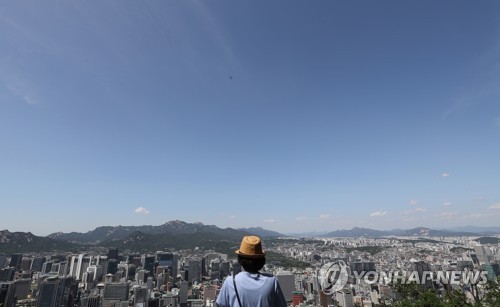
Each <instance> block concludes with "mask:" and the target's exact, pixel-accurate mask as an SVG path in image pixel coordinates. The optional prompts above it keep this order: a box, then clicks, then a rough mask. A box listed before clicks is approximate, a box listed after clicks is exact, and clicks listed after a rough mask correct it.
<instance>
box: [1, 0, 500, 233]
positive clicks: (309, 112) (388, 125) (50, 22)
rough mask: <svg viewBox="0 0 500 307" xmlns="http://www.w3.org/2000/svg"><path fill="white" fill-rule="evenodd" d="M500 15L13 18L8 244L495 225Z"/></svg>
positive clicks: (303, 8)
mask: <svg viewBox="0 0 500 307" xmlns="http://www.w3.org/2000/svg"><path fill="white" fill-rule="evenodd" d="M499 6H500V4H498V3H495V2H483V3H472V2H467V1H440V2H438V3H436V2H431V1H422V2H418V3H400V2H398V1H379V2H368V1H354V2H348V3H344V2H332V1H316V2H314V3H289V2H285V1H278V2H273V3H268V2H265V1H252V2H204V1H179V2H165V1H148V2H146V3H137V2H133V1H122V2H120V3H113V2H110V3H85V2H74V3H69V2H63V3H60V2H44V3H35V2H34V3H30V4H29V5H25V4H24V3H21V2H5V3H1V4H0V37H1V38H2V39H0V69H1V71H2V73H0V140H1V142H2V145H1V148H2V150H1V151H0V209H1V210H2V212H6V213H7V214H2V216H9V217H11V218H8V219H5V218H4V219H3V220H2V225H1V228H2V229H8V230H9V231H30V232H32V233H34V234H37V235H47V234H50V233H54V232H58V231H62V232H69V231H76V232H85V231H89V230H92V229H94V228H96V227H98V226H103V225H109V226H116V225H160V224H162V223H165V222H166V221H169V220H177V219H178V220H182V221H186V222H202V223H204V224H208V225H217V226H219V227H232V228H246V227H259V226H260V227H263V228H265V229H271V230H275V231H278V232H282V233H292V232H310V231H333V230H337V229H350V228H352V227H366V228H372V229H380V230H388V229H395V228H404V229H410V228H413V227H429V228H434V229H436V228H440V229H443V228H453V227H458V226H464V225H476V226H498V220H499V218H500V177H499V176H498V174H499V173H500V163H499V159H498V152H500V102H499V98H500V87H499V84H500V82H499V81H500V65H499V64H500V61H499V60H500V40H499V39H498V37H500V36H499V34H500V33H499V32H500V17H499V16H498V14H497V13H496V12H498V9H499Z"/></svg>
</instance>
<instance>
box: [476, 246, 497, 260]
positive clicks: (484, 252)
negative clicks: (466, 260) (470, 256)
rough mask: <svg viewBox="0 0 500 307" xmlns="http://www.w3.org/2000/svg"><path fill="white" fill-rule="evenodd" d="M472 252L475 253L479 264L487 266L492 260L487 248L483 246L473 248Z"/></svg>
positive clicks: (491, 254)
mask: <svg viewBox="0 0 500 307" xmlns="http://www.w3.org/2000/svg"><path fill="white" fill-rule="evenodd" d="M474 250H475V252H476V256H477V259H478V261H479V264H488V263H490V261H491V260H493V253H492V252H491V250H490V249H489V248H488V247H487V246H484V245H479V246H475V247H474Z"/></svg>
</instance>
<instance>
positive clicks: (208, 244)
mask: <svg viewBox="0 0 500 307" xmlns="http://www.w3.org/2000/svg"><path fill="white" fill-rule="evenodd" d="M468 229H470V230H475V231H476V232H473V231H462V230H461V229H458V230H460V231H452V230H434V229H430V228H424V227H418V228H412V229H407V230H403V229H393V230H374V229H369V228H360V227H354V228H352V229H349V230H346V229H343V230H336V231H332V232H329V233H323V234H320V233H310V234H309V235H303V234H295V235H294V237H344V238H349V237H372V238H380V237H388V236H404V237H416V238H418V237H455V236H473V237H479V236H488V235H492V234H500V229H499V230H498V231H497V232H495V229H494V228H493V227H490V228H487V229H486V230H485V229H483V228H480V227H476V228H472V227H471V226H469V228H468ZM246 235H258V236H261V237H263V238H268V237H285V236H286V235H284V234H281V233H279V232H275V231H272V230H267V229H263V228H261V227H252V228H238V229H234V228H219V227H217V226H215V225H204V224H202V223H187V222H183V221H179V220H175V221H169V222H166V223H165V224H162V225H158V226H152V225H143V226H101V227H97V228H96V229H94V230H91V231H88V232H86V233H80V232H70V233H63V232H57V233H52V234H50V235H48V236H46V237H40V236H36V235H34V234H32V233H30V232H9V231H8V230H2V231H0V251H1V252H6V253H9V252H34V251H38V252H40V251H47V252H53V251H57V250H64V251H70V250H77V249H86V248H89V246H96V247H103V248H106V247H118V248H119V249H121V250H125V249H130V250H131V249H133V250H134V251H142V250H161V249H163V248H166V247H169V248H174V249H188V248H196V247H198V248H200V249H215V250H219V251H224V252H225V251H231V250H233V251H234V249H235V248H237V246H238V244H239V241H240V240H241V238H242V237H243V236H246Z"/></svg>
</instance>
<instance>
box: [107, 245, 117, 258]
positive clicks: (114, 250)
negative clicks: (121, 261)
mask: <svg viewBox="0 0 500 307" xmlns="http://www.w3.org/2000/svg"><path fill="white" fill-rule="evenodd" d="M108 259H110V260H111V259H114V260H118V248H114V247H113V248H110V249H109V250H108Z"/></svg>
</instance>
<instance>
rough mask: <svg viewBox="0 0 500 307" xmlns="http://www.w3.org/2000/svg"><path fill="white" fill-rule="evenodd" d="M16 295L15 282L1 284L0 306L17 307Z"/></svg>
mask: <svg viewBox="0 0 500 307" xmlns="http://www.w3.org/2000/svg"><path fill="white" fill-rule="evenodd" d="M15 293H16V284H15V283H14V282H13V281H9V282H0V306H4V307H15V306H16V299H15Z"/></svg>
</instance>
